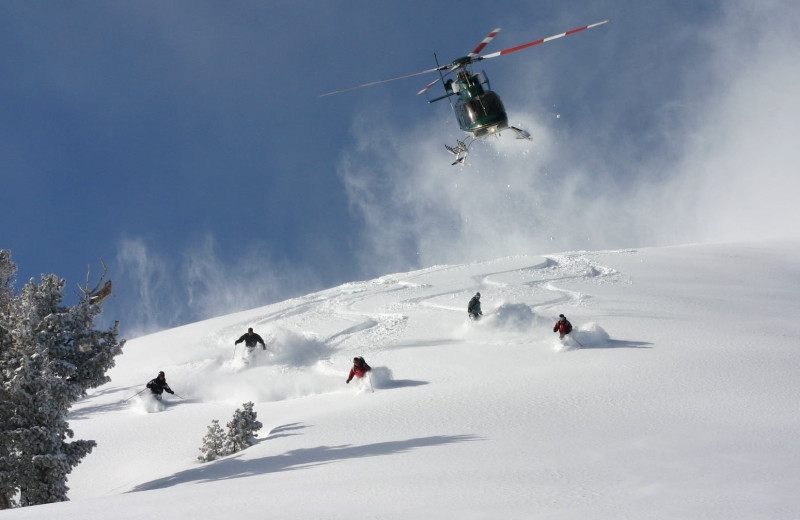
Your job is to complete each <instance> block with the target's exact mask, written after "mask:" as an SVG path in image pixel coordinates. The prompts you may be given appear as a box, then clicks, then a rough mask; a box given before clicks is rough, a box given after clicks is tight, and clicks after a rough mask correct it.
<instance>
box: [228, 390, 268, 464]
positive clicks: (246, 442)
mask: <svg viewBox="0 0 800 520" xmlns="http://www.w3.org/2000/svg"><path fill="white" fill-rule="evenodd" d="M242 406H243V407H244V410H242V409H241V408H237V409H236V411H235V412H233V419H231V422H229V423H228V438H227V448H228V451H229V453H236V452H237V451H241V450H243V449H245V448H247V447H250V446H252V445H253V443H254V442H255V437H258V433H257V432H258V430H260V429H261V427H262V426H263V425H262V424H261V423H260V422H259V421H257V420H256V416H257V414H256V412H255V411H254V410H253V403H252V401H251V402H248V403H244V404H243V405H242Z"/></svg>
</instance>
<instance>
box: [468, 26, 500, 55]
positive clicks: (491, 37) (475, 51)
mask: <svg viewBox="0 0 800 520" xmlns="http://www.w3.org/2000/svg"><path fill="white" fill-rule="evenodd" d="M499 32H500V27H498V28H497V29H495V30H494V31H492V32H490V33H489V35H488V36H486V38H484V39H483V41H482V42H481V43H479V44H478V46H477V47H475V49H473V51H472V52H470V53H469V54H468V55H467V56H469V57H470V58H472V57H473V56H477V55H478V54H480V53H481V51H482V50H483V48H484V47H486V46H487V45H489V42H490V41H492V40H494V37H495V36H497V33H499Z"/></svg>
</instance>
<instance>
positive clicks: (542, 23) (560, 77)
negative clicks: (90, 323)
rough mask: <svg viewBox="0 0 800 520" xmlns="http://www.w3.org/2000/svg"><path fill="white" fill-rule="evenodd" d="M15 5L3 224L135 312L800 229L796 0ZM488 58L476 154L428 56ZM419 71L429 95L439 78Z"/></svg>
mask: <svg viewBox="0 0 800 520" xmlns="http://www.w3.org/2000/svg"><path fill="white" fill-rule="evenodd" d="M729 4H731V3H730V2H700V3H691V2H671V1H667V0H664V1H653V2H638V1H610V0H608V1H591V2H590V1H574V2H558V1H538V2H506V1H497V2H467V3H464V4H461V6H460V7H458V8H456V4H453V3H451V2H447V3H445V2H416V1H410V2H397V3H391V4H389V3H386V4H384V3H375V2H366V1H364V2H324V1H316V2H302V1H291V2H225V3H220V2H200V1H192V2H188V1H186V2H178V1H175V2H162V1H153V2H148V1H137V2H123V3H120V2H76V3H63V2H37V1H33V2H23V1H17V2H3V3H2V4H0V47H1V48H2V51H3V52H2V58H0V169H2V179H3V180H2V189H0V217H1V218H2V222H3V224H2V228H0V247H3V248H7V249H10V250H11V252H12V258H13V259H14V261H15V262H16V263H17V264H18V266H19V276H18V283H20V284H21V283H23V282H25V281H27V280H28V279H29V278H31V277H37V278H38V276H39V275H40V274H41V273H56V274H58V275H59V276H61V277H64V278H66V279H67V280H68V281H69V283H70V286H71V287H75V286H76V284H78V283H82V282H83V281H84V279H85V277H86V270H87V266H88V265H90V264H91V266H92V269H93V273H94V274H99V272H100V269H101V268H100V259H103V260H104V261H105V262H106V264H108V266H109V278H111V279H112V280H113V281H114V284H115V290H114V294H115V296H114V298H112V299H111V300H109V301H108V303H107V305H106V311H105V313H104V315H103V319H105V320H109V321H113V320H119V321H120V322H121V328H122V330H123V333H125V334H126V335H128V336H129V337H130V336H134V335H138V334H141V333H143V332H148V331H154V330H157V329H160V328H164V327H169V326H175V325H178V324H182V323H188V322H190V321H196V320H198V319H202V318H205V317H211V316H214V315H219V314H224V313H228V312H232V311H234V310H239V309H245V308H251V307H255V306H257V305H261V304H266V303H270V302H273V301H276V300H280V299H283V298H286V297H290V296H295V295H298V294H302V293H305V292H309V291H312V290H315V289H319V288H323V287H329V286H332V285H336V284H339V283H343V282H347V281H351V280H360V279H367V278H373V277H376V276H380V275H383V274H387V273H390V272H396V271H405V270H410V269H413V268H416V267H424V266H427V265H432V264H436V263H444V262H469V261H474V260H481V259H488V258H495V257H499V256H505V255H513V254H522V253H530V254H538V253H548V252H558V251H564V250H570V249H599V248H620V247H640V246H647V245H663V244H674V243H684V242H696V241H716V240H749V239H757V238H775V237H782V236H797V235H798V231H797V229H796V227H797V226H796V220H797V212H796V208H795V200H796V199H797V196H798V195H800V190H799V189H798V181H797V180H796V179H795V178H796V173H795V172H796V165H797V164H798V159H800V158H799V157H798V151H797V147H796V144H795V143H794V141H795V140H796V136H797V135H798V126H800V123H798V121H800V117H798V116H800V106H799V105H798V103H799V102H798V97H797V95H796V93H797V92H798V91H800V67H799V66H798V65H797V60H796V57H795V52H796V49H797V48H800V45H799V44H800V37H798V34H797V29H796V28H797V27H798V26H799V25H798V24H799V22H800V6H798V5H797V4H796V3H794V2H778V1H758V2H756V1H750V2H747V1H745V2H736V5H735V6H733V5H729ZM605 18H611V20H612V22H611V23H610V24H607V25H604V26H602V27H598V28H596V29H592V30H591V31H587V32H583V33H580V34H576V35H574V36H570V37H568V38H562V39H559V40H556V41H554V42H551V43H548V44H546V45H542V46H538V47H534V48H532V49H529V50H525V51H521V52H519V53H515V54H512V55H509V56H505V57H501V58H497V59H494V60H489V61H487V62H484V63H483V64H481V68H483V69H485V70H486V72H487V73H488V75H489V77H490V79H491V81H492V87H493V89H494V90H496V91H497V92H498V93H499V94H500V95H501V96H502V99H503V101H504V103H505V105H506V108H507V111H508V113H509V118H510V120H511V122H512V124H516V125H517V126H522V127H524V128H526V129H527V130H529V131H530V132H531V133H532V135H533V141H532V142H530V143H526V142H519V141H515V140H514V139H513V138H512V136H510V135H509V136H505V135H504V136H502V137H501V138H500V139H499V140H492V141H490V142H486V143H479V144H477V145H476V146H474V147H473V149H472V154H471V155H470V159H469V164H468V166H467V167H465V168H455V167H451V166H450V161H451V158H450V156H449V155H448V154H447V152H446V151H445V150H444V146H443V145H444V144H445V143H447V144H454V143H455V140H456V139H458V138H462V135H461V133H460V132H459V130H458V127H457V125H456V123H455V118H454V117H453V115H452V113H451V112H450V109H449V107H448V105H447V104H446V102H439V103H436V104H433V105H429V104H428V103H427V102H426V99H425V98H424V96H423V97H416V96H415V95H414V94H415V93H416V92H417V90H419V88H421V87H422V86H423V85H424V84H425V83H427V82H428V81H430V80H432V79H433V77H427V76H423V77H417V78H411V79H406V80H401V81H397V82H394V83H390V84H386V85H380V86H376V87H372V88H368V89H360V90H357V91H354V92H347V93H343V94H340V95H337V96H331V97H325V98H318V97H317V96H318V95H319V94H321V93H324V92H328V91H330V90H334V89H337V88H343V87H347V86H350V85H354V84H359V83H363V82H367V81H373V80H378V79H384V78H389V77H394V76H398V75H401V74H406V73H410V72H415V71H419V70H424V69H427V68H430V67H432V66H434V61H433V60H434V58H433V53H434V52H436V53H437V54H438V56H439V59H440V60H441V61H449V60H452V59H455V58H457V57H460V56H462V55H465V54H466V53H468V52H469V51H470V50H472V48H474V47H475V45H477V43H478V42H480V41H481V39H483V37H484V36H485V35H486V34H487V33H488V32H489V31H490V30H492V29H493V28H495V27H502V29H503V30H502V31H501V33H500V34H499V35H498V36H497V38H495V40H494V41H493V42H492V43H491V44H490V46H489V47H488V48H487V49H486V50H485V52H493V51H497V50H500V49H503V48H506V47H511V46H514V45H518V44H520V43H524V42H527V41H531V40H535V39H538V38H541V37H545V36H549V35H552V34H555V33H560V32H562V31H565V30H567V29H571V28H574V27H578V26H582V25H585V24H588V23H592V22H597V21H600V20H602V19H605ZM431 93H432V96H431V97H433V96H434V95H438V90H437V88H436V87H434V88H433V89H432V91H431Z"/></svg>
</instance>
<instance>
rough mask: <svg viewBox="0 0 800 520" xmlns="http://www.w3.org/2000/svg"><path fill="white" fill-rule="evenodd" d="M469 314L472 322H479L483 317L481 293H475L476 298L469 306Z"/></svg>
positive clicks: (474, 297) (473, 298)
mask: <svg viewBox="0 0 800 520" xmlns="http://www.w3.org/2000/svg"><path fill="white" fill-rule="evenodd" d="M467 313H468V314H469V319H471V320H479V319H481V316H483V312H482V311H481V293H479V292H478V293H475V296H473V297H472V299H471V300H470V301H469V305H467Z"/></svg>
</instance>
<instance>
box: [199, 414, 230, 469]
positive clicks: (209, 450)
mask: <svg viewBox="0 0 800 520" xmlns="http://www.w3.org/2000/svg"><path fill="white" fill-rule="evenodd" d="M225 441H226V437H225V432H224V431H223V430H222V428H221V427H220V425H219V421H218V420H216V419H214V420H213V421H211V425H210V426H209V427H208V432H207V433H206V436H205V437H203V446H201V447H200V453H201V455H198V457H197V459H198V460H200V461H201V462H211V461H212V460H215V459H217V458H218V457H224V456H225V455H230V453H229V452H228V449H227V443H226V442H225Z"/></svg>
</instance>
